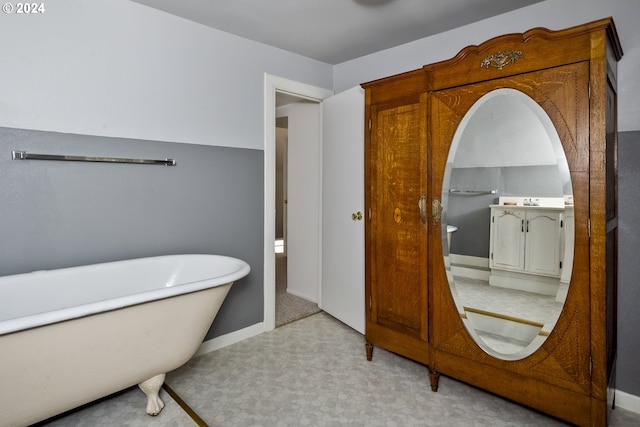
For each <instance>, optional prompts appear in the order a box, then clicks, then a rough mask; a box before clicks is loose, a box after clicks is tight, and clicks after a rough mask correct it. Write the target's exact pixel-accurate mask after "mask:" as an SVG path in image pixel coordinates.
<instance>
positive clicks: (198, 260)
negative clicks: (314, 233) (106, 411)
mask: <svg viewBox="0 0 640 427" xmlns="http://www.w3.org/2000/svg"><path fill="white" fill-rule="evenodd" d="M248 273H249V265H248V264H247V263H245V262H244V261H241V260H239V259H236V258H230V257H224V256H218V255H169V256H160V257H151V258H140V259H136V260H127V261H117V262H110V263H104V264H95V265H89V266H81V267H72V268H64V269H59V270H48V271H37V272H33V273H26V274H17V275H13V276H5V277H0V426H2V427H4V426H11V427H16V426H26V425H29V424H32V423H35V422H38V421H41V420H44V419H47V418H49V417H52V416H54V415H57V414H60V413H62V412H64V411H67V410H69V409H72V408H75V407H78V406H80V405H83V404H85V403H88V402H91V401H93V400H96V399H98V398H100V397H103V396H107V395H109V394H111V393H114V392H116V391H119V390H122V389H125V388H127V387H130V386H132V385H135V384H139V385H140V388H141V389H142V390H143V391H144V392H145V394H147V398H148V399H147V413H149V414H151V415H157V414H158V413H159V412H160V411H161V410H162V407H163V406H164V403H162V401H161V400H160V398H159V397H158V391H159V389H160V387H161V386H162V383H163V381H164V376H165V373H166V372H169V371H171V370H173V369H176V368H178V367H180V366H181V365H183V364H184V363H185V362H187V361H188V360H189V359H190V358H191V357H192V356H193V354H194V353H195V352H196V351H197V349H198V347H199V346H200V344H201V343H202V340H203V339H204V337H205V335H206V333H207V331H208V329H209V327H210V326H211V323H212V322H213V319H214V317H215V316H216V314H217V313H218V310H219V308H220V306H221V305H222V302H223V301H224V299H225V297H226V295H227V293H228V292H229V289H230V288H231V285H232V283H233V282H234V281H235V280H238V279H240V278H242V277H244V276H246V275H247V274H248Z"/></svg>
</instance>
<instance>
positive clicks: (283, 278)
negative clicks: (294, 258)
mask: <svg viewBox="0 0 640 427" xmlns="http://www.w3.org/2000/svg"><path fill="white" fill-rule="evenodd" d="M319 311H320V309H319V308H318V304H316V303H314V302H311V301H307V300H306V299H304V298H300V297H297V296H295V295H291V294H288V293H287V257H285V256H281V255H277V256H276V327H278V326H282V325H285V324H287V323H290V322H293V321H295V320H300V319H303V318H305V317H307V316H310V315H312V314H315V313H317V312H319Z"/></svg>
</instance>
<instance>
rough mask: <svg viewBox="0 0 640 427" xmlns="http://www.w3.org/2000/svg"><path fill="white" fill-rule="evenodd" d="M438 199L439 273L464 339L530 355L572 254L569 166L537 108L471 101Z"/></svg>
mask: <svg viewBox="0 0 640 427" xmlns="http://www.w3.org/2000/svg"><path fill="white" fill-rule="evenodd" d="M442 199H443V200H442V202H443V207H444V211H443V216H442V237H443V239H442V242H443V254H444V262H445V268H446V270H447V271H446V272H447V277H448V279H449V284H450V288H451V292H452V295H453V298H454V300H455V303H456V306H457V308H458V311H459V313H460V316H461V318H462V319H463V322H464V324H465V326H466V328H467V330H468V331H469V333H470V334H471V336H472V337H473V338H474V340H475V341H476V343H477V344H478V345H479V346H480V347H481V348H482V349H483V350H484V351H485V352H487V353H488V354H490V355H492V356H494V357H498V358H501V359H505V360H518V359H522V358H524V357H526V356H528V355H530V354H532V353H533V352H534V351H535V350H536V349H538V348H539V347H540V346H541V345H542V343H543V342H544V340H545V339H546V337H547V336H548V335H549V333H550V332H551V330H552V329H553V327H554V325H555V323H556V322H557V320H558V317H559V316H560V312H561V311H562V307H563V304H564V300H565V298H566V295H567V292H568V289H569V283H570V280H571V268H572V265H573V246H574V239H573V233H574V222H573V196H572V187H571V178H570V175H569V166H568V164H567V160H566V157H565V154H564V151H563V148H562V144H561V142H560V138H559V136H558V133H557V131H556V129H555V127H554V126H553V123H552V121H551V119H550V118H549V116H548V115H547V114H546V113H545V111H544V110H543V109H542V107H540V106H539V105H538V104H537V103H536V102H535V101H534V100H533V99H531V98H530V97H529V96H527V95H526V94H524V93H522V92H520V91H518V90H515V89H496V90H493V91H491V92H489V93H487V94H485V95H484V96H483V97H481V98H480V99H479V100H478V101H476V102H475V103H474V104H473V106H472V107H471V108H470V109H469V111H468V112H467V113H466V114H465V116H464V117H463V119H462V121H461V122H460V125H459V126H458V128H457V130H456V132H455V135H454V138H453V141H452V144H451V148H450V150H449V156H448V158H447V165H446V169H445V176H444V180H443V189H442Z"/></svg>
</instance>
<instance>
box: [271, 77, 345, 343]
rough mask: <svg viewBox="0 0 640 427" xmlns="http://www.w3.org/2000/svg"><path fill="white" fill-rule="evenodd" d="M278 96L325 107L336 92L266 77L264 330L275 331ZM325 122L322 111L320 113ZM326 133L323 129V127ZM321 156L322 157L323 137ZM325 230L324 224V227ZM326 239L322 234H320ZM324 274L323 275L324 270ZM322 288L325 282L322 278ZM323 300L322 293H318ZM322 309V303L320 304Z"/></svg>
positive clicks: (280, 78) (320, 253)
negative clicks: (315, 103) (284, 95)
mask: <svg viewBox="0 0 640 427" xmlns="http://www.w3.org/2000/svg"><path fill="white" fill-rule="evenodd" d="M276 92H282V93H288V94H291V95H294V96H296V97H299V98H304V99H309V100H312V101H316V102H318V103H321V102H322V100H323V99H325V98H327V97H329V96H331V95H333V91H332V90H329V89H324V88H321V87H317V86H311V85H308V84H305V83H300V82H296V81H294V80H289V79H285V78H282V77H277V76H274V75H271V74H268V73H265V74H264V246H263V251H264V278H263V282H264V330H265V332H267V331H271V330H273V329H275V327H276V261H275V260H276V258H275V251H274V248H273V244H274V242H275V239H276V236H275V234H276V229H275V199H276V130H275V129H276ZM320 117H321V119H320V120H322V109H320ZM320 128H321V129H320V132H322V127H320ZM318 149H319V153H322V151H321V149H322V135H321V137H320V147H318ZM320 174H321V176H320V185H322V158H320ZM319 190H320V191H319V192H318V193H319V194H318V197H319V202H320V213H319V214H320V216H321V215H322V189H321V188H320V189H319ZM320 227H322V224H320ZM318 231H319V233H320V236H322V234H321V232H322V230H318ZM316 250H317V251H318V257H319V261H318V262H319V264H318V265H319V266H320V267H321V266H322V260H321V258H320V257H321V256H322V239H321V238H320V240H319V247H318V248H317V249H316ZM320 274H322V271H321V270H320ZM319 284H320V286H322V278H321V277H320V278H319ZM318 295H319V296H320V297H321V295H322V292H321V289H319V290H318ZM318 306H319V307H322V301H321V300H320V299H319V300H318Z"/></svg>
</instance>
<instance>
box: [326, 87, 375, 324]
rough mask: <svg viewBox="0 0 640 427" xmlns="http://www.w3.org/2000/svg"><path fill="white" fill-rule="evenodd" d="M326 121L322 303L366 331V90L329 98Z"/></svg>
mask: <svg viewBox="0 0 640 427" xmlns="http://www.w3.org/2000/svg"><path fill="white" fill-rule="evenodd" d="M322 121H323V126H322V299H321V301H322V307H321V308H322V309H323V310H324V311H325V312H327V313H329V314H330V315H332V316H334V317H335V318H337V319H338V320H340V321H342V322H343V323H345V324H347V325H348V326H350V327H352V328H353V329H355V330H356V331H358V332H360V333H362V334H364V324H365V315H364V91H363V89H362V88H360V87H355V88H352V89H350V90H348V91H345V92H342V93H339V94H338V95H335V96H332V97H330V98H327V99H325V100H324V101H323V102H322ZM359 213H360V215H362V216H360V215H359ZM353 215H355V219H354V218H353V217H352V216H353Z"/></svg>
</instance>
